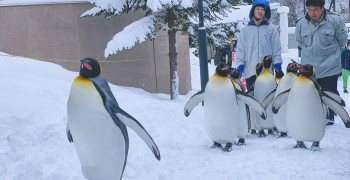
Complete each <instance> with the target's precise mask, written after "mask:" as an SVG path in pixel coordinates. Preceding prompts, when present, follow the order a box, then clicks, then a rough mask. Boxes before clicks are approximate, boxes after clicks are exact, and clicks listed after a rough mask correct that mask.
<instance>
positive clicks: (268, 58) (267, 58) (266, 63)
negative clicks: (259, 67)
mask: <svg viewBox="0 0 350 180" xmlns="http://www.w3.org/2000/svg"><path fill="white" fill-rule="evenodd" d="M271 64H272V56H271V55H268V56H265V57H264V59H263V66H264V68H265V69H269V68H270V67H271Z"/></svg>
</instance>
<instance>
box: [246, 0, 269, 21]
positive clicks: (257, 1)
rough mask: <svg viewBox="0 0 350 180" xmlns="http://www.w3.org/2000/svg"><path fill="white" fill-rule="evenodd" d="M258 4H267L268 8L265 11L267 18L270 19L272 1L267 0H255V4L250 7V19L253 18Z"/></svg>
mask: <svg viewBox="0 0 350 180" xmlns="http://www.w3.org/2000/svg"><path fill="white" fill-rule="evenodd" d="M257 5H263V6H265V7H266V8H267V9H268V10H267V11H265V13H266V14H265V16H266V19H267V20H270V18H271V8H270V3H269V2H268V1H267V0H255V1H254V3H253V5H252V8H251V9H250V12H249V19H250V20H252V19H253V15H254V8H255V7H256V6H257Z"/></svg>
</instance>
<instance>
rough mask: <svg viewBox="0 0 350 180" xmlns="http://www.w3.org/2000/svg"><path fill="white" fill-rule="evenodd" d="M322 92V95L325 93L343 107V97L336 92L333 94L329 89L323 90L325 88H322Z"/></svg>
mask: <svg viewBox="0 0 350 180" xmlns="http://www.w3.org/2000/svg"><path fill="white" fill-rule="evenodd" d="M321 91H322V92H323V93H324V94H322V95H326V96H329V97H330V98H331V99H333V100H334V101H336V102H337V103H338V104H339V105H341V106H343V107H345V106H346V104H345V101H344V99H343V98H341V97H340V96H339V95H338V94H335V93H333V92H331V91H329V90H325V89H322V90H321Z"/></svg>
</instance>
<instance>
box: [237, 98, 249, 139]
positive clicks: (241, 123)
mask: <svg viewBox="0 0 350 180" xmlns="http://www.w3.org/2000/svg"><path fill="white" fill-rule="evenodd" d="M238 110H239V111H238V113H239V119H238V125H237V137H238V138H241V139H245V138H246V135H247V133H248V112H247V108H246V104H245V103H243V102H239V103H238Z"/></svg>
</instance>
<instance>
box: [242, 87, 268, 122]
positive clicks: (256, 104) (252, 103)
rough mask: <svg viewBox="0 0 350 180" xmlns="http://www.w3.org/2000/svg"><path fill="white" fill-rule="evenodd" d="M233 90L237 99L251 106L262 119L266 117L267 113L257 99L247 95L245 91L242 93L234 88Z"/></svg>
mask: <svg viewBox="0 0 350 180" xmlns="http://www.w3.org/2000/svg"><path fill="white" fill-rule="evenodd" d="M235 92H236V98H237V100H238V101H242V102H244V103H245V104H246V105H248V106H249V107H250V108H252V109H253V110H255V111H256V112H258V113H260V116H261V118H263V119H264V120H265V119H266V117H267V113H266V111H265V109H264V107H263V106H261V104H260V103H259V102H258V101H257V100H255V99H254V98H253V97H251V96H249V95H247V94H246V93H243V92H241V91H239V90H237V89H236V90H235Z"/></svg>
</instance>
